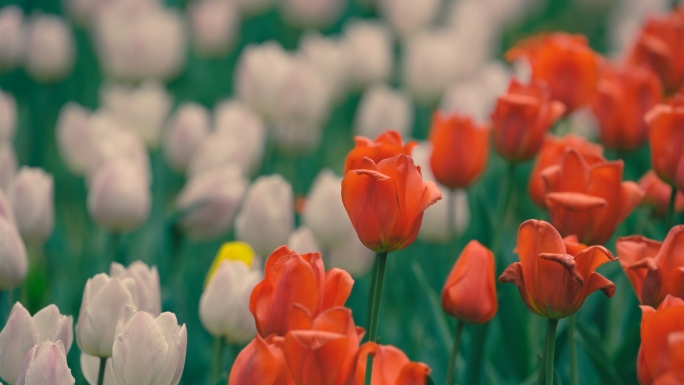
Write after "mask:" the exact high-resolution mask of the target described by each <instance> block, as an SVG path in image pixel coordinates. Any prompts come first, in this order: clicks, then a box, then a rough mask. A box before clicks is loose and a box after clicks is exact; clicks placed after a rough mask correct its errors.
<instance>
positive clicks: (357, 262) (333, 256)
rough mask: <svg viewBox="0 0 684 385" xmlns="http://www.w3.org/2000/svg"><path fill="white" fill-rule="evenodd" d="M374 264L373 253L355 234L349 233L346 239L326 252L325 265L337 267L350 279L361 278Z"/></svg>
mask: <svg viewBox="0 0 684 385" xmlns="http://www.w3.org/2000/svg"><path fill="white" fill-rule="evenodd" d="M374 262H375V253H374V252H372V251H371V250H370V249H368V248H367V247H366V245H364V244H363V243H361V241H360V240H359V237H358V236H356V233H355V232H353V231H352V232H350V233H349V235H348V236H347V239H345V240H343V241H342V242H341V243H338V244H336V245H335V246H333V247H332V248H331V249H330V250H329V252H328V261H327V263H326V265H327V266H328V267H330V268H333V267H337V268H339V269H342V270H345V271H347V272H349V274H351V276H352V277H363V276H364V275H366V273H368V271H370V268H371V267H372V266H373V263H374Z"/></svg>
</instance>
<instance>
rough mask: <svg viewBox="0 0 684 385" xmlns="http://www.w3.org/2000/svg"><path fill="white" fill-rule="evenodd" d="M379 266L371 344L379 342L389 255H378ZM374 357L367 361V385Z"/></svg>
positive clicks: (371, 324) (369, 357) (374, 298)
mask: <svg viewBox="0 0 684 385" xmlns="http://www.w3.org/2000/svg"><path fill="white" fill-rule="evenodd" d="M376 258H377V262H376V263H377V266H378V271H377V272H376V275H377V281H376V282H375V287H374V288H373V291H374V295H373V309H372V313H371V322H370V331H369V332H368V340H369V341H371V342H375V341H377V334H378V319H379V318H380V302H381V301H382V285H383V281H384V280H385V268H386V267H387V253H386V252H382V253H377V255H376ZM372 372H373V356H371V355H370V354H369V355H368V359H367V361H366V381H365V383H366V385H370V382H371V378H372V377H373V373H372Z"/></svg>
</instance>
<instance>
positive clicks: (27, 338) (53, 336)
mask: <svg viewBox="0 0 684 385" xmlns="http://www.w3.org/2000/svg"><path fill="white" fill-rule="evenodd" d="M73 323H74V321H73V318H72V317H71V316H63V315H61V314H60V313H59V309H57V306H55V305H49V306H47V307H45V308H43V309H41V310H40V311H39V312H38V313H36V314H35V315H34V316H33V317H31V315H30V314H29V312H28V310H26V309H25V308H24V307H23V306H22V305H21V303H19V302H17V303H15V304H14V306H13V307H12V311H11V312H10V315H9V318H8V319H7V323H6V324H5V327H4V328H3V329H2V331H0V377H2V378H3V379H4V380H5V381H7V382H8V383H9V384H10V385H15V384H16V383H17V380H18V379H19V377H20V376H21V365H22V362H23V360H24V357H26V354H27V353H29V350H31V348H32V347H33V346H34V345H36V344H39V343H41V342H43V341H51V342H58V341H61V342H62V344H63V346H64V348H65V350H66V351H67V352H68V351H69V348H71V343H72V342H73V338H74V336H73V331H72V330H73V329H72V327H73Z"/></svg>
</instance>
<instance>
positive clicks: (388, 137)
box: [344, 131, 418, 174]
mask: <svg viewBox="0 0 684 385" xmlns="http://www.w3.org/2000/svg"><path fill="white" fill-rule="evenodd" d="M354 141H355V142H356V147H354V148H353V149H352V150H351V151H349V154H347V159H346V160H345V161H344V173H345V174H346V173H347V172H349V171H350V170H356V169H358V168H362V167H361V162H362V161H363V158H370V159H371V160H373V162H375V163H379V162H380V161H381V160H383V159H388V158H391V157H393V156H395V155H399V154H404V155H409V156H411V152H412V151H413V147H415V146H416V145H417V144H418V143H416V142H414V141H411V142H408V143H406V144H404V143H403V140H402V138H401V134H400V133H398V132H396V131H385V132H383V133H382V134H380V136H378V137H377V138H375V140H370V139H368V138H366V137H365V136H357V137H355V138H354Z"/></svg>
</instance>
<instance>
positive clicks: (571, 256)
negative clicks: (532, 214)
mask: <svg viewBox="0 0 684 385" xmlns="http://www.w3.org/2000/svg"><path fill="white" fill-rule="evenodd" d="M517 251H518V256H519V258H520V262H515V263H512V264H511V265H510V266H508V267H507V268H506V270H505V271H504V272H503V274H501V276H500V277H499V282H501V283H508V282H510V283H513V284H515V285H516V286H518V290H519V291H520V296H521V297H522V299H523V301H524V302H525V305H527V307H528V308H529V309H530V311H532V312H533V313H536V314H539V315H542V316H545V317H548V318H555V319H560V318H564V317H567V316H569V315H571V314H573V313H575V312H576V311H577V310H579V308H580V307H581V306H582V304H583V303H584V300H585V299H586V298H587V296H588V295H589V294H591V293H593V292H595V291H596V290H601V291H603V293H604V294H605V295H606V296H608V297H612V296H613V294H615V284H613V282H611V281H609V280H608V279H606V278H605V277H604V276H602V275H601V274H599V273H596V271H595V270H596V269H597V268H598V267H599V266H601V265H603V264H604V263H606V262H610V261H612V260H614V259H615V258H614V257H613V255H612V254H611V253H610V251H608V250H606V249H605V248H604V247H602V246H591V247H586V248H585V246H584V245H581V244H578V243H577V242H576V239H575V238H567V239H566V240H563V238H562V237H561V235H560V234H559V233H558V231H557V230H556V229H555V228H554V227H553V226H552V225H551V224H550V223H548V222H544V221H537V220H534V219H530V220H528V221H525V222H523V224H522V225H520V229H519V230H518V247H517ZM575 253H576V254H575Z"/></svg>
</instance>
